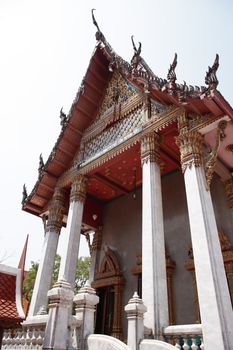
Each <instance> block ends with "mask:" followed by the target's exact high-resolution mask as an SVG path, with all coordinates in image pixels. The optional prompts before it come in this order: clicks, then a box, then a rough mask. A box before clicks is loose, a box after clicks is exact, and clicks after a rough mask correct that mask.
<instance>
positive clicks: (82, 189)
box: [70, 174, 88, 202]
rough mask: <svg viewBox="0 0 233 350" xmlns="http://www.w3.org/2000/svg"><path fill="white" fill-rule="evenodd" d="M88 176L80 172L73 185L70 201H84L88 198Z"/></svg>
mask: <svg viewBox="0 0 233 350" xmlns="http://www.w3.org/2000/svg"><path fill="white" fill-rule="evenodd" d="M87 180H88V179H87V177H85V176H83V175H81V174H78V175H77V176H76V177H75V179H74V181H73V183H72V186H71V192H70V202H78V201H79V202H84V201H85V198H86V186H87Z"/></svg>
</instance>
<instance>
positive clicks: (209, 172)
mask: <svg viewBox="0 0 233 350" xmlns="http://www.w3.org/2000/svg"><path fill="white" fill-rule="evenodd" d="M226 127H227V121H226V120H221V121H220V122H219V123H218V127H217V132H216V143H215V146H214V148H213V149H212V151H211V152H210V154H209V156H208V158H207V160H206V162H205V176H206V184H207V190H209V189H210V184H211V181H212V178H213V175H214V169H215V167H216V162H217V153H218V150H219V147H220V143H221V141H222V140H223V139H224V138H225V133H224V131H225V129H226Z"/></svg>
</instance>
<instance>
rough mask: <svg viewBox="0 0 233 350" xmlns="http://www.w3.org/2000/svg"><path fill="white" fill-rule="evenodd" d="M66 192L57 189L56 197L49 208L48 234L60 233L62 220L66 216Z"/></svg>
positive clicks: (54, 196)
mask: <svg viewBox="0 0 233 350" xmlns="http://www.w3.org/2000/svg"><path fill="white" fill-rule="evenodd" d="M64 197H65V194H64V190H63V189H62V188H55V191H54V195H53V198H52V201H51V204H50V207H49V215H48V221H47V224H46V232H48V231H55V232H57V233H60V231H61V227H62V220H63V215H64V211H65V208H64Z"/></svg>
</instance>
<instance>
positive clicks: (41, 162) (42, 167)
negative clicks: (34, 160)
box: [38, 153, 44, 176]
mask: <svg viewBox="0 0 233 350" xmlns="http://www.w3.org/2000/svg"><path fill="white" fill-rule="evenodd" d="M43 170H44V160H43V157H42V153H41V154H40V157H39V167H38V173H39V176H40V175H41V174H42V171H43Z"/></svg>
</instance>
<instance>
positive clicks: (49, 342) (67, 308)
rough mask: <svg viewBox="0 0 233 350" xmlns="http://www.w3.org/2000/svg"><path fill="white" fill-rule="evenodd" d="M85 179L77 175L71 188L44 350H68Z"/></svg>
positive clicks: (51, 291)
mask: <svg viewBox="0 0 233 350" xmlns="http://www.w3.org/2000/svg"><path fill="white" fill-rule="evenodd" d="M86 180H87V179H86V178H85V177H84V176H82V175H78V176H77V177H76V179H75V181H74V182H73V184H72V188H71V194H70V208H69V213H68V220H67V229H66V243H65V254H63V255H62V257H61V265H60V270H59V276H58V281H57V282H56V283H55V285H54V286H53V288H52V289H51V290H50V291H49V292H48V296H49V301H50V304H49V317H48V322H47V325H46V329H45V338H44V343H43V349H61V350H63V349H64V350H65V349H66V348H67V342H68V326H69V321H70V316H71V306H72V300H73V296H74V292H73V288H74V283H75V273H76V264H77V260H78V253H79V240H80V231H81V224H82V215H83V206H84V200H85V194H86Z"/></svg>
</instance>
